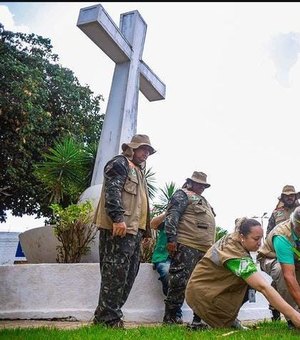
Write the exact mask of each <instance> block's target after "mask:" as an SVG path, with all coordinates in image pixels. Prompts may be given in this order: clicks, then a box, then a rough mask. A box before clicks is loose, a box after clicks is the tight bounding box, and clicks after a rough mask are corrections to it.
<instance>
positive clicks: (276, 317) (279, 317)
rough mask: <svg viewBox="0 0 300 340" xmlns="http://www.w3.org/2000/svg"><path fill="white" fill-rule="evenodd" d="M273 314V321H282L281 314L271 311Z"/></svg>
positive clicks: (274, 310) (275, 310)
mask: <svg viewBox="0 0 300 340" xmlns="http://www.w3.org/2000/svg"><path fill="white" fill-rule="evenodd" d="M271 312H272V321H280V320H281V316H280V312H279V311H278V310H277V309H273V308H272V309H271Z"/></svg>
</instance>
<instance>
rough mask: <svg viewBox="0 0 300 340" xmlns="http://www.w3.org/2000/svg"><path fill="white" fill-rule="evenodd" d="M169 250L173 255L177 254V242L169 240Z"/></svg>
mask: <svg viewBox="0 0 300 340" xmlns="http://www.w3.org/2000/svg"><path fill="white" fill-rule="evenodd" d="M167 250H168V252H169V254H170V256H171V257H173V256H174V255H175V252H176V250H177V243H176V242H168V243H167Z"/></svg>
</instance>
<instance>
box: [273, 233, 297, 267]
mask: <svg viewBox="0 0 300 340" xmlns="http://www.w3.org/2000/svg"><path fill="white" fill-rule="evenodd" d="M292 237H293V240H294V241H299V238H298V237H297V236H296V235H295V233H294V232H293V233H292ZM272 241H273V247H274V250H275V252H276V257H277V261H278V262H279V263H284V264H295V257H294V252H293V247H294V245H293V244H291V243H290V241H289V240H288V239H287V238H286V237H285V236H283V235H275V236H274V237H273V240H272Z"/></svg>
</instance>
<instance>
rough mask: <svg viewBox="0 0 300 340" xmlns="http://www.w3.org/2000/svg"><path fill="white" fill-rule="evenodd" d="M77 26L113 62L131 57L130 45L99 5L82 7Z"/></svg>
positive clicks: (119, 61) (121, 61)
mask: <svg viewBox="0 0 300 340" xmlns="http://www.w3.org/2000/svg"><path fill="white" fill-rule="evenodd" d="M77 26H78V27H79V28H80V29H81V30H82V31H83V32H84V33H85V34H86V35H87V36H88V37H89V38H90V39H91V40H92V41H93V42H94V43H95V44H96V45H97V46H98V47H100V48H101V50H102V51H103V52H104V53H105V54H107V55H108V56H109V57H110V59H112V60H113V61H114V62H115V63H123V62H125V61H129V60H130V59H131V54H132V50H131V46H130V44H129V43H128V41H127V40H126V38H125V37H124V35H123V34H122V33H121V32H120V31H119V29H118V27H116V25H115V24H114V22H113V20H112V18H111V17H110V16H109V15H108V14H107V12H106V11H105V10H104V8H103V7H102V6H101V5H96V6H90V7H85V8H82V9H81V10H80V12H79V17H78V20H77Z"/></svg>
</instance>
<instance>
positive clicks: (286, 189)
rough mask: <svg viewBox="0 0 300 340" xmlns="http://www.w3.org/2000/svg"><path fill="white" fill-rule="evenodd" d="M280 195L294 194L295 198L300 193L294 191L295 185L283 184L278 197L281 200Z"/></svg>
mask: <svg viewBox="0 0 300 340" xmlns="http://www.w3.org/2000/svg"><path fill="white" fill-rule="evenodd" d="M282 195H296V196H297V198H299V195H300V193H299V192H296V190H295V187H294V186H293V185H285V186H284V187H283V188H282V192H281V195H280V196H279V197H278V199H279V200H281V198H282Z"/></svg>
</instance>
